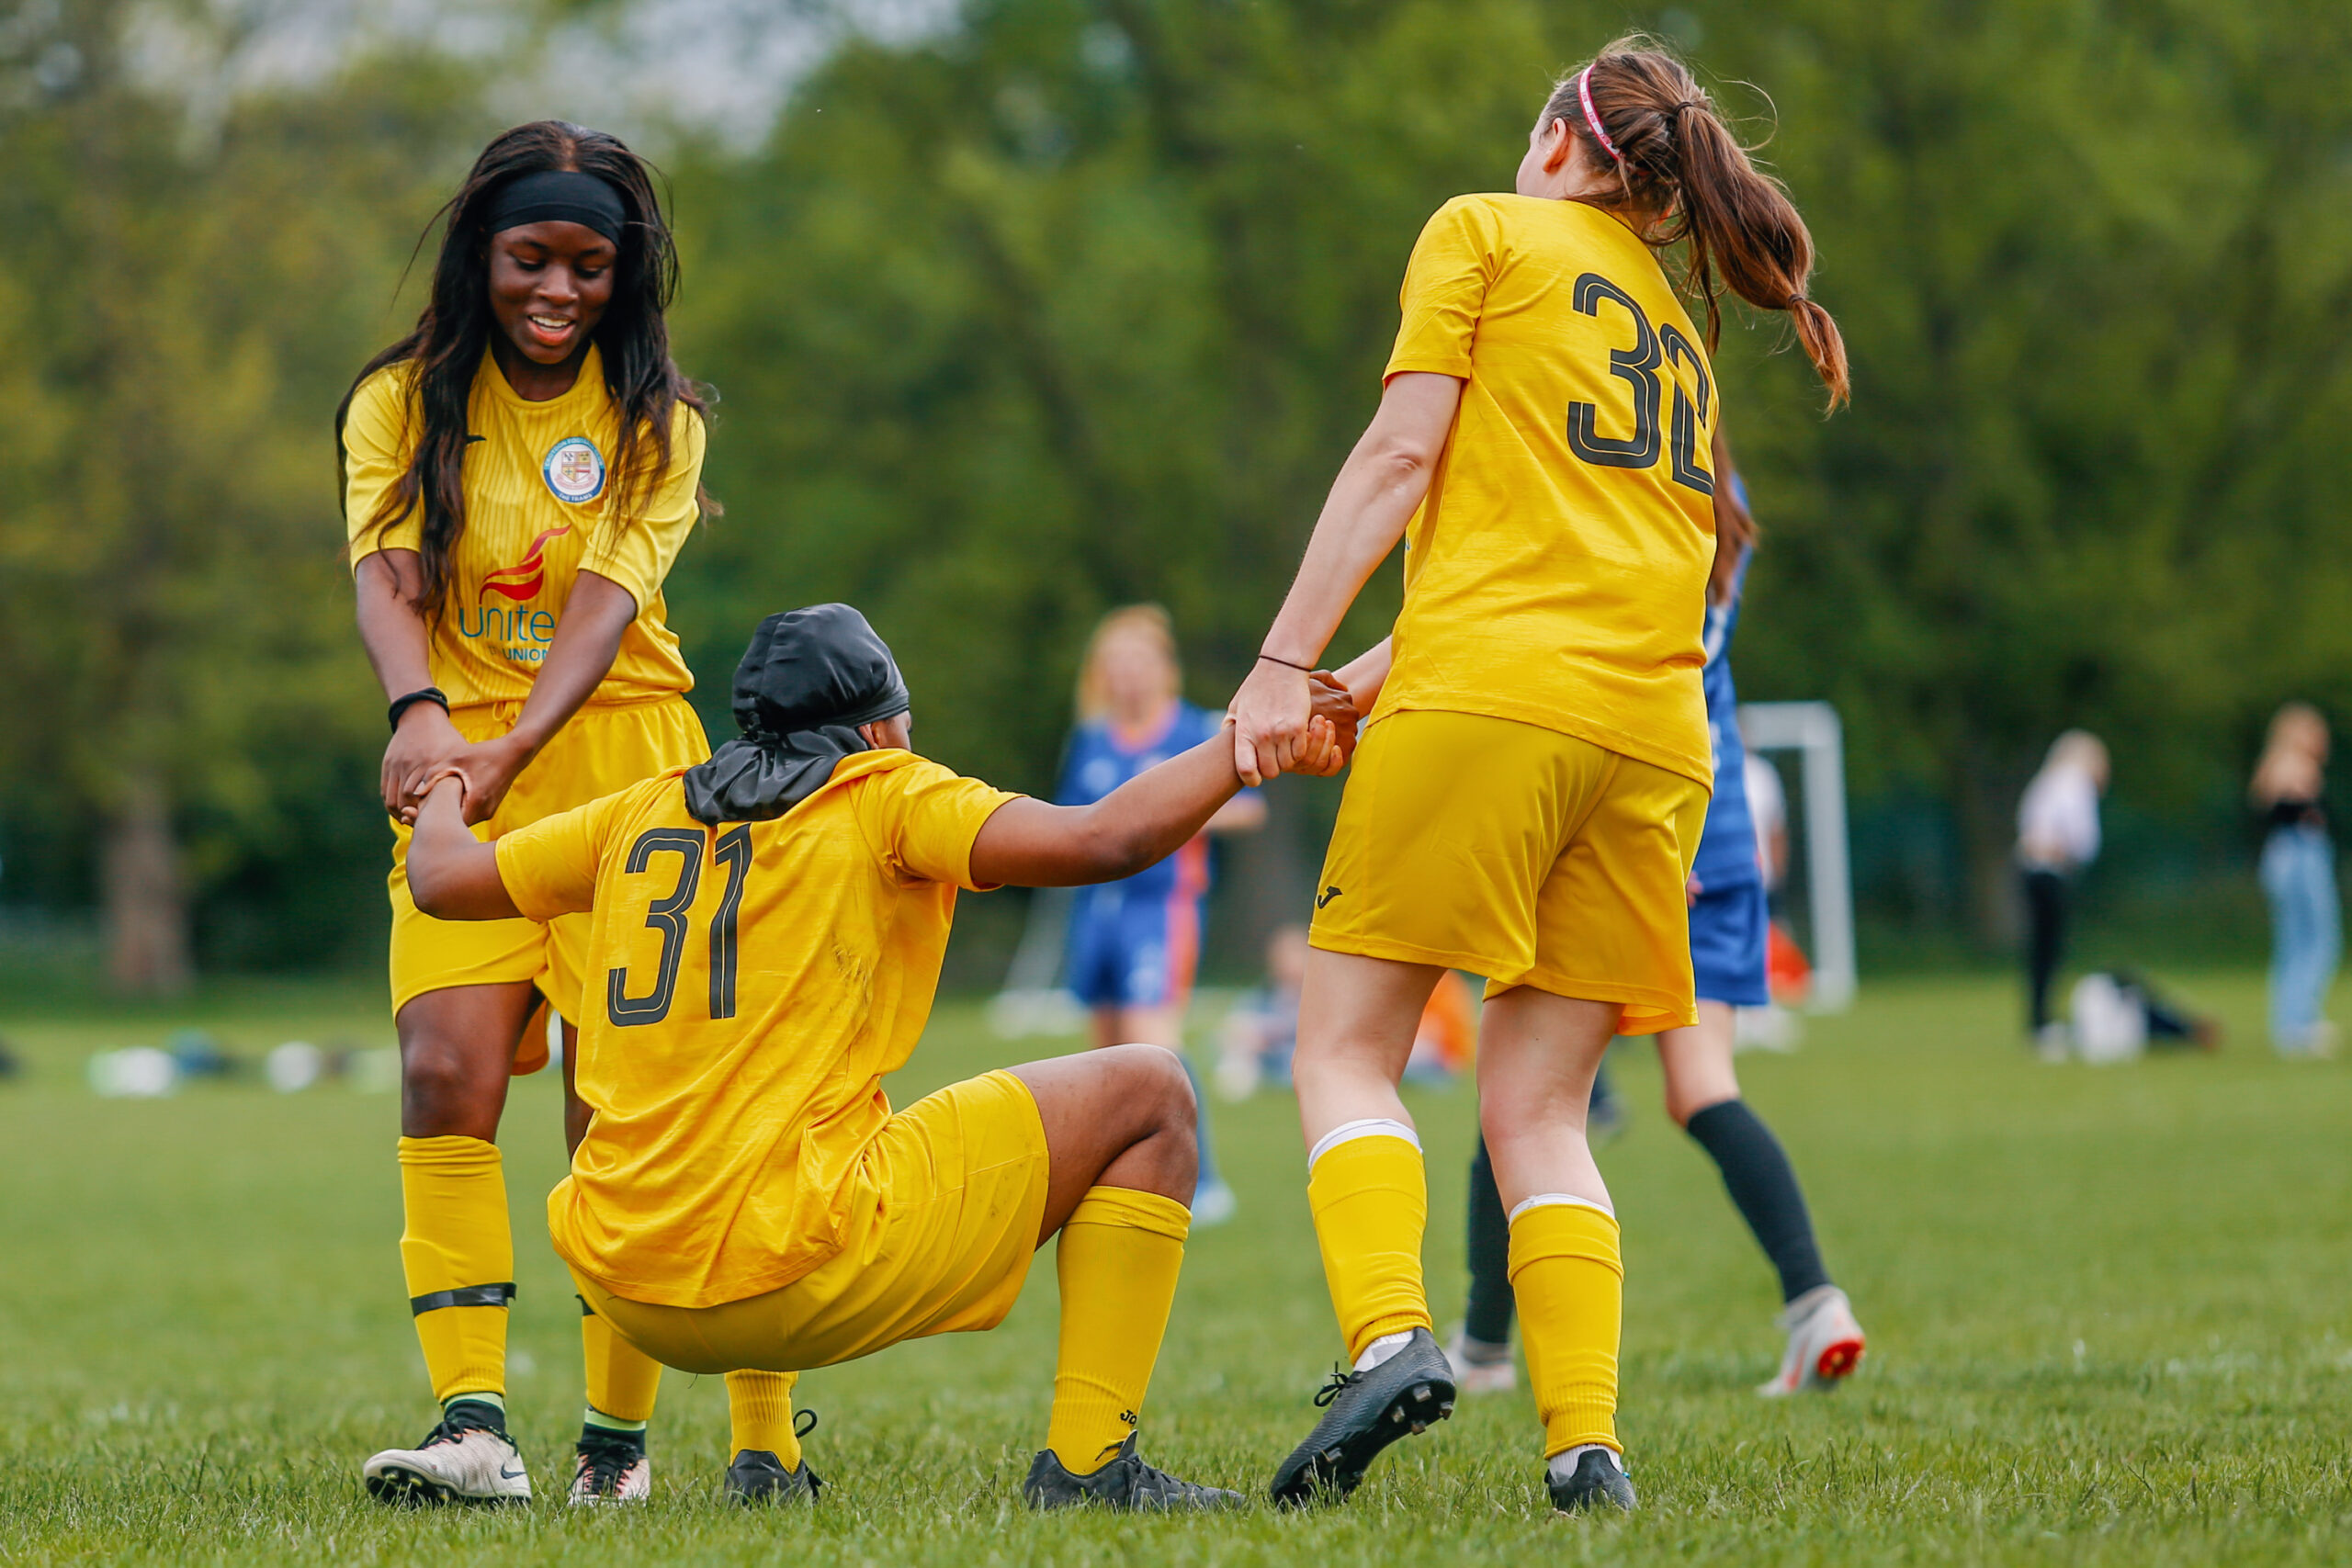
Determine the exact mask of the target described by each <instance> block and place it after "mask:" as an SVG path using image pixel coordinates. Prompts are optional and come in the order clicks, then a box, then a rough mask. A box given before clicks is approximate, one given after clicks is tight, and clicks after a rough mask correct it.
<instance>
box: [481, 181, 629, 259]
mask: <svg viewBox="0 0 2352 1568" xmlns="http://www.w3.org/2000/svg"><path fill="white" fill-rule="evenodd" d="M558 220H560V221H561V222H565V223H577V224H579V225H580V226H581V227H582V228H583V229H594V231H596V232H597V233H599V234H602V235H603V236H605V238H606V239H607V240H610V241H611V242H612V243H614V244H616V245H617V244H619V243H621V231H622V230H623V229H625V228H627V227H628V209H627V208H626V207H624V206H622V205H621V193H620V192H618V191H616V190H615V189H614V188H613V187H612V186H610V185H608V184H606V183H605V181H603V180H601V179H598V178H597V177H596V176H595V175H583V174H581V173H579V172H578V171H577V170H573V169H541V170H540V171H539V172H538V173H537V174H532V175H517V176H516V177H515V178H514V179H512V180H509V181H508V182H507V183H506V184H505V185H503V186H500V187H499V188H498V194H497V195H495V196H493V197H491V198H490V210H489V212H488V213H486V214H484V215H483V218H482V232H484V233H486V234H497V233H503V232H504V231H506V230H509V229H519V228H521V227H522V226H523V225H524V224H526V223H546V222H550V221H558Z"/></svg>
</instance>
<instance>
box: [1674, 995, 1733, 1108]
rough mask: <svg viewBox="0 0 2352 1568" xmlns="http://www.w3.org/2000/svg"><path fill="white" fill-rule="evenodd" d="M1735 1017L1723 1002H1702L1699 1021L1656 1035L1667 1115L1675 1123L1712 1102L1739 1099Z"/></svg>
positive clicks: (1717, 1103)
mask: <svg viewBox="0 0 2352 1568" xmlns="http://www.w3.org/2000/svg"><path fill="white" fill-rule="evenodd" d="M1735 1030H1736V1016H1735V1015H1734V1013H1733V1012H1732V1010H1731V1006H1730V1004H1729V1003H1726V1002H1709V1001H1702V1002H1701V1003H1700V1004H1699V1021H1698V1022H1697V1023H1696V1024H1694V1025H1693V1026H1691V1028H1689V1029H1669V1030H1667V1031H1666V1032H1663V1033H1661V1034H1660V1035H1659V1036H1658V1037H1657V1065H1658V1066H1660V1067H1662V1068H1664V1069H1665V1073H1666V1113H1667V1114H1668V1116H1671V1117H1673V1118H1674V1124H1675V1125H1676V1126H1678V1127H1687V1126H1689V1125H1690V1124H1691V1117H1693V1116H1695V1115H1697V1114H1698V1113H1699V1112H1700V1111H1704V1110H1705V1109H1707V1107H1709V1106H1710V1105H1721V1104H1722V1103H1723V1102H1724V1100H1737V1099H1738V1098H1739V1075H1738V1074H1737V1073H1736V1072H1735V1071H1733V1069H1732V1046H1733V1043H1734V1033H1735Z"/></svg>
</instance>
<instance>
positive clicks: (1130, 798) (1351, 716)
mask: <svg viewBox="0 0 2352 1568" xmlns="http://www.w3.org/2000/svg"><path fill="white" fill-rule="evenodd" d="M1314 700H1315V711H1314V716H1313V717H1312V718H1310V719H1309V720H1308V723H1307V731H1306V735H1305V736H1304V737H1303V739H1302V746H1301V759H1302V761H1303V762H1304V764H1305V765H1304V766H1303V767H1302V768H1301V769H1300V770H1299V771H1301V772H1304V773H1326V774H1329V773H1337V772H1339V770H1340V767H1341V766H1342V765H1343V764H1344V763H1345V762H1346V761H1347V758H1348V756H1349V754H1350V753H1351V752H1352V751H1353V750H1355V710H1354V708H1353V707H1352V706H1351V705H1349V703H1348V701H1347V696H1346V694H1345V693H1344V692H1342V691H1340V690H1339V689H1338V688H1337V687H1327V686H1324V685H1322V684H1321V683H1320V682H1317V685H1316V688H1315V699H1314ZM1240 788H1241V775H1240V774H1239V773H1238V772H1237V771H1236V770H1235V768H1234V762H1233V735H1232V728H1231V726H1230V725H1228V726H1227V728H1225V729H1223V730H1221V731H1220V732H1219V733H1217V734H1216V735H1214V736H1212V737H1211V738H1209V739H1206V740H1204V741H1202V742H1201V743H1200V744H1199V745H1198V746H1195V747H1193V749H1192V750H1189V751H1186V752H1183V753H1182V754H1181V755H1179V756H1175V757H1171V758H1170V759H1169V760H1168V761H1165V762H1162V763H1160V764H1159V766H1158V767H1156V768H1149V769H1147V770H1145V771H1144V772H1143V773H1138V774H1136V776H1135V777H1134V778H1132V779H1129V780H1128V781H1127V782H1126V783H1125V784H1121V785H1120V786H1119V787H1118V788H1117V789H1114V790H1113V791H1112V792H1111V793H1110V794H1108V795H1104V796H1103V798H1102V799H1101V800H1098V801H1096V802H1095V803H1094V804H1093V805H1091V806H1048V805H1046V803H1045V802H1044V801H1041V800H1029V799H1025V798H1024V799H1021V800H1012V801H1007V802H1006V803H1005V804H1004V806H1003V807H1001V809H1000V810H998V812H997V813H996V815H995V816H993V817H990V818H989V819H988V822H987V824H986V825H985V826H984V827H982V828H981V829H980V834H979V837H978V838H977V839H975V840H973V841H972V880H973V881H975V882H979V883H989V884H996V885H999V886H1012V887H1077V886H1083V885H1084V884H1087V883H1091V882H1115V881H1117V880H1118V879H1119V878H1121V877H1123V876H1133V875H1134V874H1136V872H1139V871H1141V870H1143V869H1144V868H1145V867H1147V866H1149V865H1154V864H1157V863H1159V862H1160V861H1162V860H1165V859H1167V858H1168V857H1169V856H1170V855H1171V854H1174V853H1175V852H1177V850H1179V849H1180V848H1182V846H1183V845H1184V843H1185V842H1186V841H1187V840H1190V839H1191V838H1192V837H1193V834H1195V833H1197V832H1199V831H1200V830H1201V829H1202V828H1203V827H1204V826H1205V825H1206V824H1207V822H1208V820H1209V818H1211V817H1213V816H1215V815H1216V811H1217V809H1218V807H1222V806H1224V805H1225V804H1226V803H1227V801H1229V800H1231V799H1232V798H1233V796H1234V795H1235V793H1236V792H1237V791H1238V790H1239V789H1240Z"/></svg>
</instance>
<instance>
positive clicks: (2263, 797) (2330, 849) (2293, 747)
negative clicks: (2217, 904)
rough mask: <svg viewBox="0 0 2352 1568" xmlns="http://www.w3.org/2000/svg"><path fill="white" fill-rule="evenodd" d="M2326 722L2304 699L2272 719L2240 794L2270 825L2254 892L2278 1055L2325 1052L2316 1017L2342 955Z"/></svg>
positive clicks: (2325, 1025)
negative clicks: (2266, 913) (2262, 903)
mask: <svg viewBox="0 0 2352 1568" xmlns="http://www.w3.org/2000/svg"><path fill="white" fill-rule="evenodd" d="M2327 744H2328V736H2327V720H2326V719H2324V718H2323V717H2321V716H2320V711H2319V709H2317V708H2315V707H2313V706H2312V705H2311V704H2309V703H2289V704H2287V705H2285V706H2284V707H2282V708H2280V709H2279V710H2278V713H2277V714H2275V715H2273V716H2272V717H2271V720H2270V736H2269V739H2267V741H2266V742H2265V743H2264V745H2263V748H2262V761H2259V762H2257V763H2256V765H2255V770H2254V782H2253V784H2250V785H2249V786H2248V788H2247V794H2248V795H2251V796H2252V797H2253V800H2254V804H2255V807H2256V809H2257V810H2260V811H2261V812H2263V813H2264V814H2265V815H2266V817H2267V819H2268V821H2269V825H2270V833H2269V837H2267V839H2265V840H2263V845H2262V891H2263V893H2264V894H2265V895H2266V896H2267V897H2268V898H2269V900H2270V1043H2271V1044H2272V1045H2273V1046H2275V1047H2276V1048H2277V1049H2278V1054H2279V1055H2282V1056H2330V1055H2335V1025H2334V1024H2333V1023H2330V1022H2329V1021H2327V1018H2326V1016H2325V1009H2326V1005H2327V990H2328V987H2329V986H2331V985H2333V984H2334V983H2335V965H2336V961H2337V960H2338V959H2339V958H2340V957H2341V956H2342V955H2343V950H2344V934H2343V932H2344V916H2343V910H2342V908H2341V907H2340V906H2339V904H2338V903H2337V899H2336V891H2335V840H2332V839H2330V838H2329V837H2328V832H2327V809H2326V807H2325V806H2324V804H2323V800H2324V795H2325V794H2326V789H2327Z"/></svg>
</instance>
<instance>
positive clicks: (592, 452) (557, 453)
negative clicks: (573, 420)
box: [539, 435, 605, 506]
mask: <svg viewBox="0 0 2352 1568" xmlns="http://www.w3.org/2000/svg"><path fill="white" fill-rule="evenodd" d="M539 472H540V473H541V474H542V475H543V476H545V478H546V479H547V481H548V489H549V490H551V491H554V492H555V498H556V499H557V500H558V501H568V502H571V504H572V505H574V506H577V505H579V504H580V503H581V502H583V501H594V500H595V499H596V498H597V497H598V496H599V495H601V494H603V493H604V491H605V455H604V454H603V453H602V452H599V451H597V450H596V444H595V443H594V442H593V441H591V440H589V439H588V438H587V437H586V436H584V435H567V436H565V437H564V438H563V439H562V440H560V441H559V442H557V443H556V444H555V445H554V446H550V447H548V455H547V460H546V461H545V462H543V463H541V464H540V465H539Z"/></svg>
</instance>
